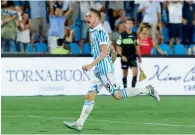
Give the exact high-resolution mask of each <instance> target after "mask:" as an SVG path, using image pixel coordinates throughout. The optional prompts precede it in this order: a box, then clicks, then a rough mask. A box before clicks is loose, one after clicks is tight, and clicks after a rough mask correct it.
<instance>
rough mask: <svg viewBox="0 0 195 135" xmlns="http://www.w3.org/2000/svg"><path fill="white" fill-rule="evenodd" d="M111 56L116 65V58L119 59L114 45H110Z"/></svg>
mask: <svg viewBox="0 0 195 135" xmlns="http://www.w3.org/2000/svg"><path fill="white" fill-rule="evenodd" d="M110 55H111V58H112V62H113V63H114V62H115V60H116V58H117V52H116V50H115V48H114V46H113V45H112V43H111V44H110Z"/></svg>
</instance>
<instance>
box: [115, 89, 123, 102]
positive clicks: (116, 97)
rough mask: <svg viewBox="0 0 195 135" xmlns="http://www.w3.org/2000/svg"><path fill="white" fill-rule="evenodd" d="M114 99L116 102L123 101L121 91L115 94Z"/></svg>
mask: <svg viewBox="0 0 195 135" xmlns="http://www.w3.org/2000/svg"><path fill="white" fill-rule="evenodd" d="M114 98H115V99H116V100H120V99H122V96H121V91H120V90H119V91H117V92H116V93H115V94H114Z"/></svg>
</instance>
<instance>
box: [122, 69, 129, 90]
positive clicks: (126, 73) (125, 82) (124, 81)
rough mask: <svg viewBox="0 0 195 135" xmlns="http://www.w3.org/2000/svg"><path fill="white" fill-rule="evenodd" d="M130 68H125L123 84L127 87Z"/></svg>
mask: <svg viewBox="0 0 195 135" xmlns="http://www.w3.org/2000/svg"><path fill="white" fill-rule="evenodd" d="M127 76H128V69H123V86H124V88H127Z"/></svg>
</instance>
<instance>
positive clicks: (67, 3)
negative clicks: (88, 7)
mask: <svg viewBox="0 0 195 135" xmlns="http://www.w3.org/2000/svg"><path fill="white" fill-rule="evenodd" d="M79 4H80V3H79V1H75V2H73V3H72V5H71V1H70V0H66V1H64V6H63V9H64V11H65V12H66V11H68V8H69V7H70V5H71V6H72V7H73V9H74V12H72V13H71V15H70V20H71V23H72V24H75V22H76V20H77V18H78V16H79V11H80V10H79V7H80V5H79Z"/></svg>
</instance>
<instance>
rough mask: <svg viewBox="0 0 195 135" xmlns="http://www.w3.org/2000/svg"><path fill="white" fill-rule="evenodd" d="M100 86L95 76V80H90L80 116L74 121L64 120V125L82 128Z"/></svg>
mask: <svg viewBox="0 0 195 135" xmlns="http://www.w3.org/2000/svg"><path fill="white" fill-rule="evenodd" d="M101 88H102V86H101V82H100V81H99V80H98V79H97V78H95V80H94V81H93V82H92V87H91V90H89V91H88V93H87V95H86V98H85V102H84V105H83V109H82V111H81V114H80V117H79V119H78V120H77V121H76V122H64V125H65V126H66V127H68V128H71V129H74V130H77V131H80V130H81V129H82V128H83V125H84V123H85V121H86V119H87V117H88V116H89V114H90V113H91V111H92V110H93V107H94V105H95V99H96V96H97V94H98V93H99V91H100V89H101Z"/></svg>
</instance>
